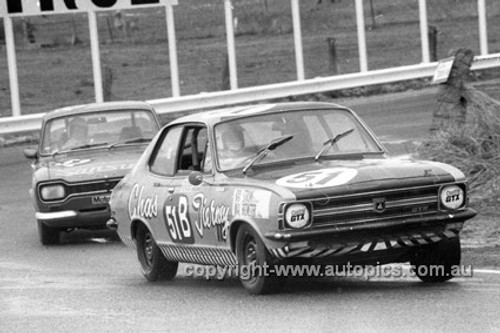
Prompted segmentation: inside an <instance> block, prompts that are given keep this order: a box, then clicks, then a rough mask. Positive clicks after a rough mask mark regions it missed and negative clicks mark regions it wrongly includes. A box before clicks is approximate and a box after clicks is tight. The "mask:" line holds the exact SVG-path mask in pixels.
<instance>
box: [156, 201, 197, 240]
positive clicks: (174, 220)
mask: <svg viewBox="0 0 500 333" xmlns="http://www.w3.org/2000/svg"><path fill="white" fill-rule="evenodd" d="M163 213H164V217H165V225H166V227H167V230H168V234H169V235H170V238H171V239H172V241H173V242H174V243H184V244H193V243H194V235H193V228H192V227H191V219H190V214H189V203H188V199H187V197H186V196H184V195H180V194H174V195H172V196H171V197H169V199H168V201H167V202H166V203H165V209H164V211H163Z"/></svg>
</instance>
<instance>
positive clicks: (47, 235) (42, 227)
mask: <svg viewBox="0 0 500 333" xmlns="http://www.w3.org/2000/svg"><path fill="white" fill-rule="evenodd" d="M37 223H38V235H39V236H40V242H41V243H42V244H43V245H55V244H58V243H59V234H60V232H59V229H57V228H52V227H49V226H48V225H46V224H45V223H43V222H42V221H37Z"/></svg>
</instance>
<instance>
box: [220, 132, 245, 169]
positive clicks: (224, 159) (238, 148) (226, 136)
mask: <svg viewBox="0 0 500 333" xmlns="http://www.w3.org/2000/svg"><path fill="white" fill-rule="evenodd" d="M216 131H217V132H216V142H217V152H218V158H219V164H220V167H221V168H222V169H232V168H236V167H240V166H241V167H242V166H243V165H241V164H242V162H243V161H245V160H246V159H247V158H248V157H249V156H250V155H251V154H250V153H249V152H248V151H246V150H245V137H244V132H243V128H241V127H240V126H238V125H231V124H224V125H220V126H219V127H218V128H217V130H216Z"/></svg>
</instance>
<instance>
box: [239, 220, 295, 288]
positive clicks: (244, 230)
mask: <svg viewBox="0 0 500 333" xmlns="http://www.w3.org/2000/svg"><path fill="white" fill-rule="evenodd" d="M236 257H237V259H238V264H239V266H240V276H239V278H240V281H241V284H242V285H243V287H244V288H245V289H246V290H247V291H248V292H249V293H250V294H254V295H263V294H270V293H276V292H279V291H280V290H281V289H282V287H283V286H284V284H285V281H286V280H285V278H284V277H278V276H276V275H275V274H272V273H271V272H270V270H271V268H273V267H274V266H272V265H271V256H270V254H269V252H268V251H267V249H266V247H265V246H264V243H263V242H262V240H261V239H260V237H259V235H258V234H257V232H255V230H254V229H253V228H252V227H250V226H249V225H248V224H243V225H242V226H241V227H240V228H239V229H238V233H237V234H236ZM265 267H267V271H266V269H265ZM243 268H245V274H243V270H242V269H243Z"/></svg>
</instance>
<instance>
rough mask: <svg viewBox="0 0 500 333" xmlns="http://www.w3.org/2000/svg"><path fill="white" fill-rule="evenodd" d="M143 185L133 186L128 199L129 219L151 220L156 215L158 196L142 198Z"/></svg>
mask: <svg viewBox="0 0 500 333" xmlns="http://www.w3.org/2000/svg"><path fill="white" fill-rule="evenodd" d="M143 192H144V185H143V186H140V185H139V184H135V185H134V187H132V191H130V197H129V198H128V215H129V217H130V219H131V220H132V219H134V218H136V217H141V218H145V219H148V220H149V219H152V218H153V217H156V216H157V215H158V196H157V195H155V196H154V197H144V196H143V194H142V193H143Z"/></svg>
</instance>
